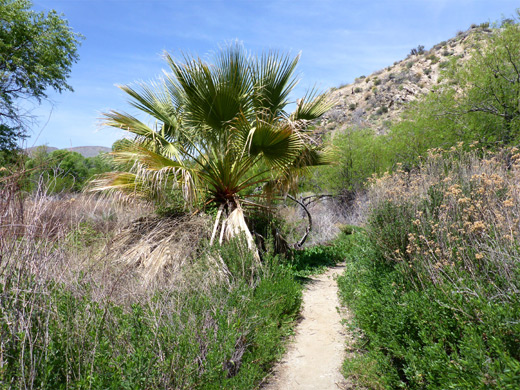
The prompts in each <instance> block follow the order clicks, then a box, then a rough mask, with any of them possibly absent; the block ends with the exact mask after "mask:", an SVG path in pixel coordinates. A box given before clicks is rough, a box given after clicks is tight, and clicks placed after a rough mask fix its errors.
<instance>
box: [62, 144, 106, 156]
mask: <svg viewBox="0 0 520 390" xmlns="http://www.w3.org/2000/svg"><path fill="white" fill-rule="evenodd" d="M66 149H67V150H70V151H71V152H77V153H79V154H81V155H82V156H83V157H95V156H97V155H98V154H99V153H108V152H111V151H112V149H111V148H107V147H106V146H76V147H75V148H66Z"/></svg>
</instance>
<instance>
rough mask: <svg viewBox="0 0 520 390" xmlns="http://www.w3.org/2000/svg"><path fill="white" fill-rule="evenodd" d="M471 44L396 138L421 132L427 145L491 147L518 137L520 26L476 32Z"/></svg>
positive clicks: (408, 117) (397, 128) (413, 109)
mask: <svg viewBox="0 0 520 390" xmlns="http://www.w3.org/2000/svg"><path fill="white" fill-rule="evenodd" d="M466 45H467V46H468V47H469V48H470V55H469V59H467V60H460V59H458V58H456V57H454V58H453V59H452V60H451V63H450V66H448V67H447V69H446V70H445V72H443V74H442V82H441V83H440V84H439V85H438V86H437V87H436V88H435V90H434V91H433V93H430V94H429V95H428V96H426V97H425V98H424V99H422V100H421V101H420V102H418V103H417V104H415V105H412V106H411V108H410V109H409V110H407V113H406V116H405V118H404V119H405V120H404V121H403V122H402V123H400V124H398V125H396V126H394V129H393V133H394V134H393V135H394V136H404V137H406V138H409V137H411V138H417V137H414V136H413V135H414V134H417V135H419V136H420V138H421V139H423V141H422V142H421V143H422V144H424V145H425V147H426V148H428V147H435V146H450V145H453V144H454V143H456V142H458V141H472V140H479V141H480V142H482V143H483V144H485V145H489V146H491V145H495V144H496V143H501V144H504V143H505V144H509V143H512V142H514V141H517V140H518V137H519V131H520V106H519V103H518V102H519V99H520V26H519V25H518V24H516V23H506V24H504V25H503V26H502V27H500V28H498V27H497V28H494V29H492V30H491V32H488V31H486V30H474V32H473V34H472V35H470V36H469V40H468V42H466ZM425 137H426V138H425ZM424 141H426V142H424ZM423 149H424V148H423ZM423 152H424V150H423V151H419V153H423Z"/></svg>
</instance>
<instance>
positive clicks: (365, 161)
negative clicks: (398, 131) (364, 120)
mask: <svg viewBox="0 0 520 390" xmlns="http://www.w3.org/2000/svg"><path fill="white" fill-rule="evenodd" d="M332 144H333V147H334V148H335V156H336V158H335V161H336V162H337V163H336V164H335V165H332V166H324V167H320V168H319V169H317V171H316V174H315V175H314V177H313V181H314V182H316V185H317V186H318V187H319V188H325V189H327V190H330V191H334V192H342V191H355V190H358V189H361V188H362V187H363V186H364V185H365V181H366V180H367V178H369V177H370V176H372V175H373V174H380V173H383V172H384V171H385V170H387V169H389V168H390V167H391V166H392V165H393V163H394V160H395V155H396V154H397V153H399V149H394V148H393V147H394V146H397V145H396V144H397V142H396V143H395V144H393V145H392V144H390V143H389V140H388V139H387V138H386V137H383V136H378V135H376V134H375V133H374V131H372V130H371V129H347V130H345V131H344V132H343V133H340V134H337V135H336V136H335V137H334V138H333V140H332ZM399 146H400V145H399Z"/></svg>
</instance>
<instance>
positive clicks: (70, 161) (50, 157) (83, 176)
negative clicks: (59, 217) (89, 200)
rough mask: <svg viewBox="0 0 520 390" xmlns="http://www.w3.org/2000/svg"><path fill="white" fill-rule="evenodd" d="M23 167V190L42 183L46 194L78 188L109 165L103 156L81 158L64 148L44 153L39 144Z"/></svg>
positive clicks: (32, 189) (110, 166)
mask: <svg viewBox="0 0 520 390" xmlns="http://www.w3.org/2000/svg"><path fill="white" fill-rule="evenodd" d="M25 168H26V169H27V170H28V172H29V178H28V184H27V186H28V188H27V190H29V191H35V190H38V189H39V188H40V187H41V186H43V187H44V188H45V190H46V191H48V192H49V193H60V192H63V191H72V192H75V191H80V190H82V189H83V186H84V185H85V184H86V183H87V181H88V180H89V179H90V178H91V177H92V176H94V175H97V174H100V173H103V172H107V171H110V170H112V169H113V166H112V164H111V162H110V159H109V158H107V157H106V156H103V155H99V156H95V157H83V156H82V155H81V154H79V153H77V152H71V151H68V150H55V151H53V152H51V153H48V152H47V148H45V147H44V146H43V147H40V148H38V149H37V150H36V151H35V152H34V153H33V156H32V158H29V159H28V160H27V161H26V162H25Z"/></svg>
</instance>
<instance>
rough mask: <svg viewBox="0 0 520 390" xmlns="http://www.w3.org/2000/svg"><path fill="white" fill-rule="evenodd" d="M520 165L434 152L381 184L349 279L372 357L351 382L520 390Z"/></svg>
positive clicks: (351, 371)
mask: <svg viewBox="0 0 520 390" xmlns="http://www.w3.org/2000/svg"><path fill="white" fill-rule="evenodd" d="M519 158H520V155H519V154H516V151H515V150H513V151H504V152H502V153H499V154H494V155H489V156H484V157H482V155H481V154H480V153H477V152H474V153H461V152H459V151H455V150H454V151H452V152H449V153H439V152H438V151H434V152H432V153H431V154H430V156H429V157H428V159H426V161H425V162H424V163H423V164H421V165H420V167H419V169H418V170H417V171H416V172H406V171H398V172H397V173H395V174H394V175H388V176H385V177H383V178H381V179H379V180H376V181H375V182H374V184H373V185H372V187H371V190H370V193H369V198H370V199H371V205H372V213H371V217H370V219H369V229H368V234H359V233H358V234H357V235H355V238H356V240H357V245H352V247H351V248H352V249H351V252H350V255H349V256H348V260H347V269H346V272H345V274H344V275H343V276H342V277H341V278H340V279H339V284H340V288H341V295H342V298H343V299H344V301H345V302H346V303H347V304H348V305H349V307H350V308H351V309H353V311H354V313H355V319H356V320H355V321H356V325H357V326H359V327H360V328H361V331H362V332H363V336H362V338H361V340H360V348H361V345H362V346H363V348H364V349H366V353H364V354H362V355H361V356H360V357H359V358H357V359H355V360H354V362H351V363H346V364H345V367H344V369H345V371H346V374H347V375H354V376H356V377H357V378H360V380H362V381H363V380H365V381H366V382H367V383H365V384H366V385H368V386H371V387H373V388H388V389H393V388H401V387H405V388H408V389H446V388H456V389H490V388H496V389H513V388H516V387H518V385H519V384H520V353H519V351H520V326H519V324H518V321H517V320H516V319H517V318H518V316H519V315H520V299H519V293H518V292H519V291H520V272H519V270H520V263H519V261H518V259H519V258H520V253H519V252H518V248H519V245H518V244H519V242H520V233H519V231H518V229H519V228H518V224H517V223H516V222H513V221H518V219H519V217H520V196H519V195H518V190H517V189H518V183H520V165H519V164H518V163H517V159H519ZM361 363H363V365H362V364H361ZM365 367H366V370H367V374H366V375H365V374H364V370H365Z"/></svg>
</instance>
